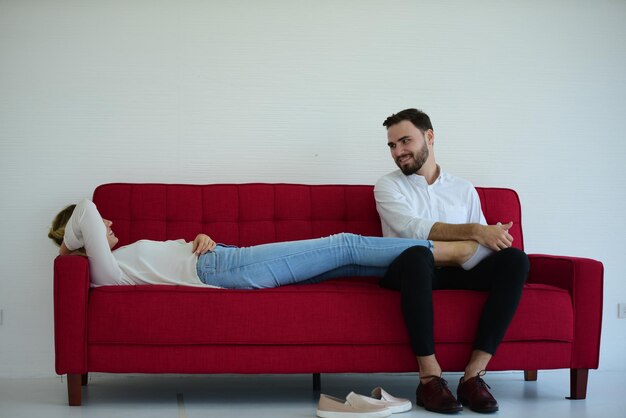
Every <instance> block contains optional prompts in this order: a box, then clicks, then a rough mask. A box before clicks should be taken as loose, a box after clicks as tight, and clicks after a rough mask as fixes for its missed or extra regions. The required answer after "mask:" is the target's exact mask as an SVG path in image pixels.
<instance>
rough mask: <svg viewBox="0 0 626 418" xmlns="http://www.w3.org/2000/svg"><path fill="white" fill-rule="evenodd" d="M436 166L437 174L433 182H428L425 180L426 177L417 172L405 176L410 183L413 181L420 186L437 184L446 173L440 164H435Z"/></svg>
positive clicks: (443, 179) (444, 177)
mask: <svg viewBox="0 0 626 418" xmlns="http://www.w3.org/2000/svg"><path fill="white" fill-rule="evenodd" d="M437 167H439V176H438V177H437V178H436V179H435V181H434V182H433V184H428V182H427V181H426V177H424V176H420V175H419V174H411V175H410V176H407V179H408V180H409V181H410V182H411V183H415V184H417V185H419V186H422V187H434V186H436V185H437V183H441V182H442V181H445V179H446V173H445V172H444V171H443V168H441V166H439V165H437Z"/></svg>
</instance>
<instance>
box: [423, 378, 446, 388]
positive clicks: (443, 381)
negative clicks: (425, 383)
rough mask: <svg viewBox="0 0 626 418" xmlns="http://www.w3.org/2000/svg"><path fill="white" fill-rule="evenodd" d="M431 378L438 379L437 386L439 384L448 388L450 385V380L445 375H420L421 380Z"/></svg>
mask: <svg viewBox="0 0 626 418" xmlns="http://www.w3.org/2000/svg"><path fill="white" fill-rule="evenodd" d="M430 378H432V379H433V380H434V381H436V382H437V386H439V387H440V388H441V389H446V388H447V387H448V381H447V380H446V379H444V378H443V377H441V376H435V375H430V376H424V377H420V381H421V380H422V379H430ZM429 383H430V382H429Z"/></svg>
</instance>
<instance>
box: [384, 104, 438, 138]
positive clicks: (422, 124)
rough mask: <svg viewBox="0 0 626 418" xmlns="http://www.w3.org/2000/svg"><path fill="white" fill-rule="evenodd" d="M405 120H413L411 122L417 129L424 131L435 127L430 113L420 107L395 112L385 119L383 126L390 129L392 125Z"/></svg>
mask: <svg viewBox="0 0 626 418" xmlns="http://www.w3.org/2000/svg"><path fill="white" fill-rule="evenodd" d="M403 120H408V121H411V123H412V124H413V125H415V127H416V128H417V129H419V130H420V131H422V133H424V132H426V131H427V130H429V129H433V124H432V123H430V118H429V117H428V115H427V114H426V113H424V112H422V111H421V110H419V109H404V110H403V111H401V112H398V113H395V114H393V115H391V116H389V117H388V118H387V119H385V121H384V122H383V126H384V127H386V128H387V129H389V127H390V126H393V125H395V124H396V123H400V122H402V121H403Z"/></svg>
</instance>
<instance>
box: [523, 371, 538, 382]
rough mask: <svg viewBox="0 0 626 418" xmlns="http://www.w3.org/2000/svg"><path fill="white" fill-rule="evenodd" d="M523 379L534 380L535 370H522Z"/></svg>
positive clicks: (535, 376)
mask: <svg viewBox="0 0 626 418" xmlns="http://www.w3.org/2000/svg"><path fill="white" fill-rule="evenodd" d="M524 380H525V381H527V382H536V381H537V370H524Z"/></svg>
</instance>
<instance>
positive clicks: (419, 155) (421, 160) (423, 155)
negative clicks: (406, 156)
mask: <svg viewBox="0 0 626 418" xmlns="http://www.w3.org/2000/svg"><path fill="white" fill-rule="evenodd" d="M428 155H429V153H428V146H427V145H426V141H424V146H423V147H422V149H421V150H419V151H417V152H416V153H414V154H413V160H414V161H413V163H409V164H407V165H400V163H399V162H398V161H396V165H397V166H398V167H399V168H400V170H401V171H402V174H404V175H405V176H410V175H411V174H415V173H417V172H418V171H419V170H420V169H421V168H422V166H423V165H424V164H425V163H426V160H428Z"/></svg>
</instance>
